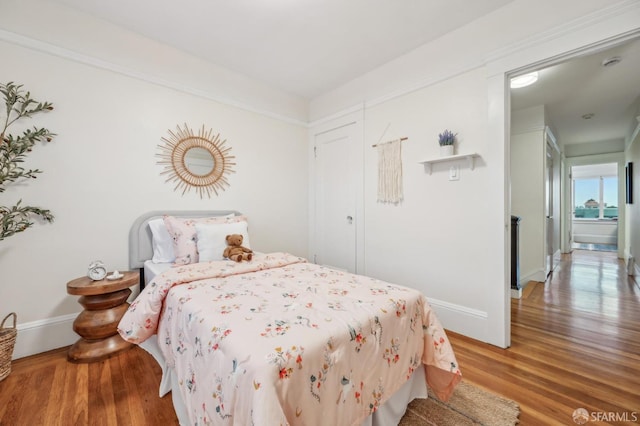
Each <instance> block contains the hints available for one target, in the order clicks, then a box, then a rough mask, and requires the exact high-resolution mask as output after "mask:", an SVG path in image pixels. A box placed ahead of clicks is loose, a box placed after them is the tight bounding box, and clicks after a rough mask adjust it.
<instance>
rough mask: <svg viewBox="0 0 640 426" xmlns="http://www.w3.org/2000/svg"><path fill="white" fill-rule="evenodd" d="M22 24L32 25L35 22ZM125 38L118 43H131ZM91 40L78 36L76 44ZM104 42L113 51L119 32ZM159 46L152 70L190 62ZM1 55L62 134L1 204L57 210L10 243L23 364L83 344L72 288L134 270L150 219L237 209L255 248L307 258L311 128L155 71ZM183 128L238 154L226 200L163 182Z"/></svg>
mask: <svg viewBox="0 0 640 426" xmlns="http://www.w3.org/2000/svg"><path fill="white" fill-rule="evenodd" d="M38 16H39V15H38ZM41 18H42V17H41ZM1 23H2V25H4V24H6V23H7V22H6V21H5V20H3V21H1ZM12 24H13V25H14V26H17V23H15V22H12ZM82 24H83V26H84V25H86V26H90V24H91V22H86V21H83V22H82ZM100 24H102V23H100ZM22 26H23V27H24V28H28V27H29V25H28V24H27V22H26V21H24V20H23V21H22ZM70 28H74V27H73V26H70ZM103 29H105V28H103ZM39 30H41V28H40V29H39ZM4 34H5V35H6V33H4ZM113 34H114V37H115V38H116V39H118V36H120V35H121V33H120V32H119V31H116V30H114V33H113ZM89 36H90V34H88V33H84V32H82V31H80V32H78V33H72V32H71V30H70V33H69V37H71V38H88V37H89ZM101 36H102V37H103V39H102V40H101V41H102V42H105V43H106V42H107V41H108V39H109V37H108V34H101ZM131 38H132V40H135V36H133V35H132V36H131ZM100 46H102V48H104V49H106V50H108V49H107V48H114V47H115V46H112V45H109V44H107V45H106V47H105V46H104V45H101V44H100V43H98V44H96V47H95V50H94V52H93V54H95V55H96V56H97V57H100V56H101V51H100V49H101V47H100ZM121 48H122V49H123V50H126V45H122V46H121ZM156 48H157V49H158V50H155V51H153V52H146V54H148V55H149V56H148V59H149V61H151V62H153V61H154V60H155V59H157V56H161V57H162V60H163V61H167V62H171V59H172V58H173V59H174V60H176V61H179V60H181V59H182V58H183V56H182V55H180V56H179V57H174V56H172V55H173V54H174V52H173V51H172V50H171V49H164V48H161V47H159V46H156ZM65 49H66V48H65ZM0 51H1V52H2V58H3V61H2V62H3V64H2V67H0V81H3V82H7V81H15V82H19V83H22V84H24V86H25V88H26V89H28V90H29V91H31V93H32V96H33V97H35V98H36V99H38V100H41V101H44V100H47V101H51V102H53V104H54V108H55V109H54V110H53V111H51V112H49V113H47V114H45V115H41V116H36V117H34V119H33V120H32V121H31V122H29V123H28V125H36V126H43V127H47V128H49V129H50V130H51V131H53V132H55V133H57V135H58V136H57V137H56V138H55V139H54V141H52V142H50V143H48V144H45V145H42V146H40V145H39V146H36V147H35V149H34V150H33V152H32V153H31V154H30V156H29V159H28V163H26V166H28V167H31V168H39V169H41V170H43V173H42V175H41V176H39V177H38V179H36V180H30V181H28V182H22V183H20V184H18V185H11V186H10V187H9V188H8V189H7V191H6V192H5V193H2V194H0V205H12V204H13V203H15V202H16V201H17V200H18V199H22V200H23V202H24V203H25V204H29V205H36V206H41V207H44V208H48V209H50V210H51V211H52V213H53V214H54V215H55V218H56V219H55V222H54V223H53V224H42V225H41V224H37V225H36V226H34V227H33V228H32V229H28V230H27V231H25V232H23V233H21V234H17V235H15V236H13V237H10V238H8V239H6V240H4V241H3V242H1V243H0V271H2V274H1V278H2V282H1V284H0V315H2V316H4V315H5V314H6V313H9V312H12V311H14V312H16V313H17V314H18V322H19V327H18V328H19V330H20V331H19V333H18V341H17V343H16V349H15V351H14V356H16V357H20V356H24V355H28V354H32V353H34V352H39V351H42V350H46V349H50V348H54V347H60V346H64V345H67V344H70V343H72V342H73V341H74V340H75V339H76V338H77V336H75V335H74V334H73V333H72V332H70V330H71V321H72V320H73V318H74V317H75V315H76V314H77V312H79V311H80V310H81V307H80V305H79V304H78V303H77V300H78V299H77V297H75V296H70V295H67V293H66V283H67V282H68V281H70V280H71V279H74V278H76V277H80V276H83V275H85V273H86V271H87V266H88V265H89V263H90V262H91V261H92V260H96V259H101V260H103V261H104V262H105V263H106V265H107V266H108V268H109V269H110V270H113V269H119V270H126V269H128V242H127V241H128V240H127V238H128V232H129V228H130V226H131V224H132V223H133V221H134V220H135V219H136V217H138V216H139V215H140V214H142V213H143V212H146V211H150V210H161V209H198V210H204V209H236V210H239V211H241V212H243V213H245V214H247V215H248V217H249V221H250V222H249V225H250V232H251V242H252V246H253V247H254V248H255V249H257V250H260V251H288V252H291V253H295V254H298V255H301V256H306V255H307V248H308V245H307V227H308V215H307V193H308V179H307V178H308V175H307V163H306V162H307V144H306V140H307V139H306V138H307V129H306V126H305V125H302V124H299V123H296V122H295V120H291V119H278V118H277V117H274V116H270V115H269V114H261V113H258V112H253V111H251V110H250V108H242V107H238V106H230V105H226V104H224V103H221V102H217V101H214V100H212V99H211V97H208V96H206V97H205V96H196V95H194V94H193V93H189V92H185V91H181V90H176V89H175V88H169V87H166V86H165V85H162V84H157V83H156V82H153V79H151V81H147V80H145V78H144V76H145V74H144V73H140V74H139V75H138V76H132V75H130V74H126V73H125V74H123V73H120V72H114V71H113V70H111V69H104V68H103V67H100V66H95V65H93V64H91V65H90V64H86V63H83V61H82V60H75V59H72V58H67V57H63V56H61V55H58V54H50V53H47V52H43V51H40V50H38V49H33V48H29V47H23V45H22V44H20V43H13V42H7V41H0ZM114 51H115V49H114ZM67 52H73V51H71V50H68V51H67ZM156 55H157V56H156ZM144 60H145V57H144V56H143V54H140V55H139V57H137V58H136V60H135V61H134V60H132V61H131V62H130V63H129V64H128V65H130V66H131V69H134V68H135V67H137V66H138V65H139V63H141V62H144ZM180 78H181V80H180V81H182V82H183V83H184V84H185V86H189V83H190V82H192V80H190V78H191V74H190V70H189V69H184V70H183V74H182V75H181V76H180ZM194 84H197V83H194ZM214 92H215V89H214ZM214 94H215V93H214ZM274 103H276V104H277V99H275V100H274ZM301 113H302V114H304V113H305V112H304V111H302V112H301ZM183 123H187V124H188V125H189V126H190V127H191V128H193V129H194V130H197V129H198V128H199V127H200V126H202V125H204V126H205V127H206V128H213V129H214V131H215V132H219V133H220V135H221V137H222V138H224V139H226V140H227V144H228V145H229V146H230V147H231V148H232V151H231V152H230V153H231V154H232V155H234V156H235V157H236V158H235V162H236V163H237V165H236V166H235V174H232V175H230V177H229V181H230V186H229V187H228V188H227V189H226V190H225V191H224V192H222V193H220V195H219V196H214V197H212V198H211V199H202V200H201V199H200V198H199V197H198V195H197V194H195V193H194V192H191V193H190V194H187V195H185V196H182V195H181V194H180V193H177V192H174V190H173V186H172V185H171V184H168V183H165V182H164V177H162V176H160V172H161V171H162V170H163V168H162V167H161V166H159V165H157V164H156V160H157V158H156V157H155V155H156V153H157V152H158V149H157V145H158V144H159V143H160V138H161V137H163V136H167V135H168V130H169V129H171V130H174V129H175V127H176V126H177V125H182V124H183Z"/></svg>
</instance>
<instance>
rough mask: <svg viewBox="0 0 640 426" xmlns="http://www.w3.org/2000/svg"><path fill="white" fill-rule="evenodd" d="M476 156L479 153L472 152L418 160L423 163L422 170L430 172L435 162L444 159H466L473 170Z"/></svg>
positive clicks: (440, 161)
mask: <svg viewBox="0 0 640 426" xmlns="http://www.w3.org/2000/svg"><path fill="white" fill-rule="evenodd" d="M476 157H480V155H478V154H476V153H473V154H459V155H450V156H448V157H439V158H434V159H433V160H424V161H420V163H421V164H424V171H425V172H427V173H429V174H431V166H432V165H433V164H435V163H444V162H446V161H456V160H464V159H466V160H467V162H468V163H469V168H470V169H471V170H473V168H474V166H475V164H474V160H475V158H476Z"/></svg>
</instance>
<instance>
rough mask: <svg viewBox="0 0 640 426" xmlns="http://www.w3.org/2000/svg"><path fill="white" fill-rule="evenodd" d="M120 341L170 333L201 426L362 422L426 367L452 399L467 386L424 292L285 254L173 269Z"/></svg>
mask: <svg viewBox="0 0 640 426" xmlns="http://www.w3.org/2000/svg"><path fill="white" fill-rule="evenodd" d="M170 290H171V291H170ZM118 331H119V332H120V334H121V335H122V337H123V338H124V339H126V340H128V341H130V342H133V343H141V342H142V341H144V340H146V339H147V338H148V337H149V336H151V335H152V334H154V333H157V334H158V341H159V343H160V347H161V349H162V351H163V353H164V356H165V358H166V360H167V362H168V364H169V365H170V366H172V367H173V368H174V369H175V371H176V374H177V376H178V379H179V382H180V390H181V392H182V397H183V400H184V401H185V404H186V406H187V410H188V414H189V417H190V420H191V423H192V424H193V425H208V424H229V425H231V424H246V425H269V426H271V425H286V424H292V425H293V424H300V425H303V424H304V425H313V424H323V425H325V424H334V425H338V424H341V425H349V424H357V423H360V422H361V421H362V420H363V419H364V418H366V417H367V416H368V415H370V414H371V413H373V412H375V411H376V410H377V408H378V407H379V406H380V405H381V404H383V403H384V402H385V401H386V400H387V399H388V398H389V397H390V396H391V395H392V394H393V393H394V392H395V391H396V390H397V389H399V388H400V386H402V384H404V383H405V382H406V381H407V379H408V378H409V377H410V375H411V374H412V372H413V371H414V370H415V369H416V367H417V366H418V365H419V364H420V363H423V364H424V365H425V367H426V368H425V372H426V373H425V374H426V375H427V382H428V383H429V386H430V387H431V388H432V389H433V390H434V391H435V392H436V394H437V395H439V397H440V398H442V399H447V398H448V397H449V396H450V395H451V392H452V391H453V388H454V387H455V385H456V384H457V383H458V382H459V381H460V378H461V374H460V371H459V369H458V364H457V361H456V358H455V356H454V353H453V350H452V348H451V346H450V344H449V341H448V339H447V336H446V334H445V332H444V330H443V329H442V327H441V325H440V322H439V321H438V319H437V317H436V315H435V314H434V312H433V311H432V310H431V308H430V306H429V305H428V303H427V301H426V299H425V297H424V296H423V295H422V294H420V293H419V292H417V291H415V290H413V289H410V288H406V287H402V286H398V285H392V284H389V283H386V282H383V281H379V280H375V279H372V278H368V277H364V276H360V275H354V274H349V273H346V272H340V271H336V270H332V269H329V268H326V267H322V266H318V265H315V264H311V263H307V262H306V261H305V260H304V259H302V258H299V257H295V256H292V255H289V254H284V253H271V254H256V255H255V256H254V259H253V260H252V261H250V262H242V263H235V262H231V261H222V262H205V263H198V264H192V265H186V266H181V267H177V268H172V269H171V270H170V271H167V272H165V273H163V274H161V275H159V276H157V277H156V278H155V279H154V280H153V281H152V282H151V283H149V285H148V286H147V287H146V288H145V289H144V291H142V293H141V294H140V295H139V296H138V297H137V298H136V300H135V301H134V302H133V303H132V304H131V306H130V307H129V310H128V311H127V312H126V314H125V315H124V317H123V318H122V320H121V321H120V324H119V328H118Z"/></svg>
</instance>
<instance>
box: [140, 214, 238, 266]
mask: <svg viewBox="0 0 640 426" xmlns="http://www.w3.org/2000/svg"><path fill="white" fill-rule="evenodd" d="M229 214H234V215H236V216H239V215H240V212H238V211H235V210H166V211H162V210H158V211H152V212H147V213H145V214H143V215H142V216H140V217H138V218H137V219H136V220H135V222H133V225H131V230H130V231H129V269H131V270H135V269H140V268H143V267H144V261H145V260H149V259H151V258H152V257H153V248H152V246H151V229H150V228H149V221H150V220H153V219H157V218H160V217H162V216H164V215H168V216H175V217H184V218H198V217H211V216H226V215H229Z"/></svg>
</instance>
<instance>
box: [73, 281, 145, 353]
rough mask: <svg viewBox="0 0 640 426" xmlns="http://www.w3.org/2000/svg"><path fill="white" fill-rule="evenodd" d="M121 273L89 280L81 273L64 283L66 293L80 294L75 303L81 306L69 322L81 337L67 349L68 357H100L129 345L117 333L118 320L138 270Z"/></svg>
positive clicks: (123, 310)
mask: <svg viewBox="0 0 640 426" xmlns="http://www.w3.org/2000/svg"><path fill="white" fill-rule="evenodd" d="M122 274H123V275H124V276H123V277H122V278H120V279H117V280H107V279H106V278H105V279H103V280H101V281H93V280H92V279H91V278H89V277H82V278H76V279H75V280H73V281H69V282H68V283H67V293H69V294H73V295H75V296H82V297H80V299H79V300H78V303H80V304H81V305H82V306H83V307H84V311H82V312H80V314H79V315H78V317H77V318H76V319H75V321H74V322H73V331H75V332H76V333H78V334H79V335H80V336H82V337H81V338H80V340H78V341H77V342H76V343H74V344H73V345H72V346H71V348H70V349H69V353H68V354H67V358H68V360H69V361H71V362H94V361H100V360H102V359H105V358H108V357H110V356H111V355H114V354H116V353H118V352H122V351H124V350H126V349H129V348H131V347H132V346H133V344H132V343H129V342H126V341H125V340H123V339H122V337H120V335H119V334H118V323H119V322H120V319H121V318H122V316H123V315H124V313H125V311H126V310H127V308H128V307H129V303H127V298H128V297H129V295H130V294H131V289H130V288H129V287H132V286H134V285H136V284H138V282H139V281H140V274H139V273H138V271H126V272H123V273H122Z"/></svg>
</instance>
